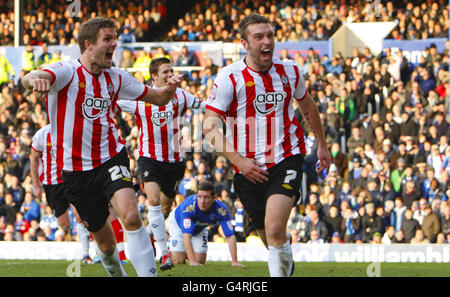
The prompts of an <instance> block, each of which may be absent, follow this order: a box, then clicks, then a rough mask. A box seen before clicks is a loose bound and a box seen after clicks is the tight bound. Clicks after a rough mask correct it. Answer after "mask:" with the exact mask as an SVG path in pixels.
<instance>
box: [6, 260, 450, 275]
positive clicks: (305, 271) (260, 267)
mask: <svg viewBox="0 0 450 297" xmlns="http://www.w3.org/2000/svg"><path fill="white" fill-rule="evenodd" d="M242 264H244V265H246V267H232V266H231V264H230V262H207V263H206V264H205V265H204V266H198V267H194V266H189V265H176V266H175V267H174V268H173V269H171V270H167V271H161V270H159V269H158V276H159V277H268V276H269V272H268V268H267V263H265V262H242ZM369 264H370V263H334V262H327V263H317V262H314V263H312V262H302V263H300V262H297V263H295V272H294V275H293V276H294V277H366V276H367V268H368V266H369ZM78 265H79V266H78ZM158 266H159V264H158ZM68 268H69V272H71V273H72V275H73V274H76V273H77V272H79V274H76V275H79V276H81V277H106V276H107V274H106V272H105V270H104V269H103V266H102V265H101V264H80V262H78V261H77V262H72V261H60V260H0V277H67V276H70V275H68V274H67V270H68ZM124 268H125V270H126V271H127V274H128V276H136V272H135V271H134V269H133V267H132V265H131V264H124ZM379 268H380V269H379V276H381V277H449V276H450V263H381V264H380V266H379ZM77 269H79V270H77Z"/></svg>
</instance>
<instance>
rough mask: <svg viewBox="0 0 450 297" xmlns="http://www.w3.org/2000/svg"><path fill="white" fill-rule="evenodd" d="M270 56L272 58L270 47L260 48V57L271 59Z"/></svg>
mask: <svg viewBox="0 0 450 297" xmlns="http://www.w3.org/2000/svg"><path fill="white" fill-rule="evenodd" d="M271 58H272V50H271V49H263V50H261V59H271Z"/></svg>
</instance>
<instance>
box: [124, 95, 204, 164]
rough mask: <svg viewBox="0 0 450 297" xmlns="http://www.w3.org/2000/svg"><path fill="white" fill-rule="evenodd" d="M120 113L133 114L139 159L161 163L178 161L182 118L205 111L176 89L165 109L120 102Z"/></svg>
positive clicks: (181, 153) (198, 102) (137, 103)
mask: <svg viewBox="0 0 450 297" xmlns="http://www.w3.org/2000/svg"><path fill="white" fill-rule="evenodd" d="M117 105H118V106H119V108H120V110H122V111H125V112H129V113H131V114H133V115H134V116H135V118H136V123H137V125H138V128H139V157H147V158H151V159H154V160H157V161H161V162H170V163H175V162H181V161H183V158H184V155H183V151H182V150H181V129H182V122H183V116H184V114H185V113H186V110H187V109H188V108H189V109H201V108H203V109H204V106H205V103H204V102H203V101H202V100H200V99H198V98H196V97H195V96H194V95H192V94H191V93H188V92H186V91H184V90H183V89H181V88H178V89H177V91H176V93H175V96H174V97H173V99H172V100H171V101H170V102H169V103H168V104H166V105H164V106H156V105H152V104H150V103H146V102H142V101H139V102H136V101H129V100H119V101H117Z"/></svg>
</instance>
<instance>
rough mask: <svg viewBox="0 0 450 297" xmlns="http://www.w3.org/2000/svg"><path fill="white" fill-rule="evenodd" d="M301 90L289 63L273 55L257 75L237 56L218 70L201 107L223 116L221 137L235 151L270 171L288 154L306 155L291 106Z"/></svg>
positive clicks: (303, 91)
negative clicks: (224, 128)
mask: <svg viewBox="0 0 450 297" xmlns="http://www.w3.org/2000/svg"><path fill="white" fill-rule="evenodd" d="M306 94H307V91H306V87H305V81H304V79H303V77H302V75H301V74H300V71H299V67H298V65H297V64H296V63H295V62H294V61H281V60H280V59H278V58H274V59H273V63H272V66H271V67H270V69H269V70H268V71H267V72H265V73H261V72H258V71H255V70H253V69H251V68H250V67H248V66H247V65H246V64H245V62H244V60H240V61H238V62H235V63H233V64H231V65H229V66H227V67H224V68H223V69H222V70H221V71H220V72H219V74H218V75H217V78H216V79H215V81H214V86H213V89H212V91H211V94H210V96H209V98H208V100H207V105H206V108H207V109H210V110H212V111H214V112H217V113H219V114H220V115H222V116H224V117H226V121H227V133H226V137H227V139H228V140H229V141H230V143H231V144H233V146H234V149H235V150H236V151H237V152H238V153H240V154H241V155H242V156H243V157H246V158H251V159H255V160H256V161H258V162H260V163H263V164H265V166H264V167H263V169H269V168H271V167H273V166H274V165H275V164H277V163H278V162H280V161H282V160H283V159H285V158H287V157H289V156H292V155H296V154H305V153H306V149H305V143H304V136H303V129H302V127H301V126H300V124H299V122H298V120H297V118H296V117H295V116H294V106H293V99H296V100H298V101H301V100H303V99H304V98H305V97H306ZM234 167H235V170H236V172H239V170H238V168H237V167H236V166H234Z"/></svg>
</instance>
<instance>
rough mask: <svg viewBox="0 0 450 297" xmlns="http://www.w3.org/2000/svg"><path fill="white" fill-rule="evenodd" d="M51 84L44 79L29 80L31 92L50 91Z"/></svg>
mask: <svg viewBox="0 0 450 297" xmlns="http://www.w3.org/2000/svg"><path fill="white" fill-rule="evenodd" d="M50 85H51V82H50V80H48V79H45V78H31V79H30V86H31V89H32V90H33V92H40V93H47V92H49V91H50Z"/></svg>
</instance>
